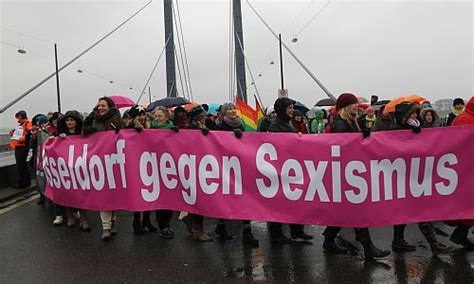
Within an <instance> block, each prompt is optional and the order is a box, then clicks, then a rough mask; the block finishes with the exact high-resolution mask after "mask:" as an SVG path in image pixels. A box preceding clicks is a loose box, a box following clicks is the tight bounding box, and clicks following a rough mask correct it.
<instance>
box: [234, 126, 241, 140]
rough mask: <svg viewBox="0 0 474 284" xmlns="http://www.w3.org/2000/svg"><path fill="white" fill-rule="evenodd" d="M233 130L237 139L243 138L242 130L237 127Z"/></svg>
mask: <svg viewBox="0 0 474 284" xmlns="http://www.w3.org/2000/svg"><path fill="white" fill-rule="evenodd" d="M233 132H234V135H235V137H236V138H237V139H240V138H242V130H240V129H238V128H237V129H234V130H233Z"/></svg>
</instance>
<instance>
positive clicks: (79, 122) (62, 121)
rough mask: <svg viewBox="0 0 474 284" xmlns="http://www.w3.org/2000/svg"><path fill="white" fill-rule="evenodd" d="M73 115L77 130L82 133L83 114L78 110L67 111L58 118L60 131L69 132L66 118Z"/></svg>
mask: <svg viewBox="0 0 474 284" xmlns="http://www.w3.org/2000/svg"><path fill="white" fill-rule="evenodd" d="M68 117H72V118H74V120H75V121H76V130H77V131H76V132H77V133H81V131H82V114H81V113H80V112H78V111H76V110H70V111H67V112H66V113H65V114H64V115H63V116H61V118H59V120H58V133H67V132H66V131H67V126H66V118H68Z"/></svg>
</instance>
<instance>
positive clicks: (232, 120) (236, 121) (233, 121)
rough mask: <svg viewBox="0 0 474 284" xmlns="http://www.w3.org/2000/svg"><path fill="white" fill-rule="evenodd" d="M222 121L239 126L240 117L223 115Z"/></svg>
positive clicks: (232, 125) (235, 126)
mask: <svg viewBox="0 0 474 284" xmlns="http://www.w3.org/2000/svg"><path fill="white" fill-rule="evenodd" d="M224 122H225V123H226V124H227V125H229V126H230V127H232V128H239V127H240V125H241V123H240V118H239V117H238V116H235V117H234V118H231V117H228V116H224Z"/></svg>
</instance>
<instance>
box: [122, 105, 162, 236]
mask: <svg viewBox="0 0 474 284" xmlns="http://www.w3.org/2000/svg"><path fill="white" fill-rule="evenodd" d="M127 115H128V119H127V124H125V128H130V129H135V130H136V131H137V132H138V133H140V132H141V131H142V130H143V129H149V128H151V123H152V121H153V117H152V116H151V115H150V116H149V115H148V114H147V113H146V109H145V108H144V107H142V106H138V105H136V106H134V107H132V108H131V109H130V110H129V111H128V112H127ZM122 119H123V116H122ZM132 224H133V233H134V234H135V235H143V234H144V233H145V230H144V229H147V230H148V232H151V233H155V232H157V231H158V229H157V228H156V227H155V226H153V224H152V223H151V220H150V211H144V212H143V218H142V212H133V223H132Z"/></svg>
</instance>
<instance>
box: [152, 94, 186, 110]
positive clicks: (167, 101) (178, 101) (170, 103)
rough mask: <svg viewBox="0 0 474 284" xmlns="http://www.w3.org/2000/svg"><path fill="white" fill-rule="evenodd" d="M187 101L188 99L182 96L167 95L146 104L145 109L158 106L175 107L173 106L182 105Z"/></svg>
mask: <svg viewBox="0 0 474 284" xmlns="http://www.w3.org/2000/svg"><path fill="white" fill-rule="evenodd" d="M189 103H190V101H189V100H188V99H186V98H183V97H167V98H164V99H160V100H157V101H154V102H152V103H151V104H149V105H148V107H147V108H146V110H147V111H152V110H154V109H155V108H156V107H158V106H163V107H166V108H169V107H175V106H182V105H185V104H189Z"/></svg>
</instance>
